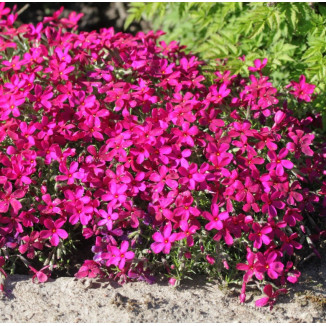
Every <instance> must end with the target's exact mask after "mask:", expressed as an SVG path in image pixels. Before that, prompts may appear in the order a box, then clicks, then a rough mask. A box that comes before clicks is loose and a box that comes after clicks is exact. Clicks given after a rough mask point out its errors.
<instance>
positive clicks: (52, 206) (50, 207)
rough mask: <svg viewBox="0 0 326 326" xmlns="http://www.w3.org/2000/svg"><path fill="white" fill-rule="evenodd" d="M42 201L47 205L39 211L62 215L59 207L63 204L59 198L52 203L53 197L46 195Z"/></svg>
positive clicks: (40, 207) (41, 206)
mask: <svg viewBox="0 0 326 326" xmlns="http://www.w3.org/2000/svg"><path fill="white" fill-rule="evenodd" d="M42 199H43V201H44V202H45V203H46V206H43V205H40V206H39V209H40V211H41V212H42V213H43V214H59V215H61V214H62V211H61V209H60V207H58V206H59V205H60V204H61V200H60V199H59V198H55V199H54V200H53V201H52V199H51V195H49V194H45V195H43V196H42Z"/></svg>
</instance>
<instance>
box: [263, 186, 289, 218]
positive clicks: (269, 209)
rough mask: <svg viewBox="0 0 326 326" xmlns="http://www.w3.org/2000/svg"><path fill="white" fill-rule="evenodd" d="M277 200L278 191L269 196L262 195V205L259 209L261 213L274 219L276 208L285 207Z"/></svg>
mask: <svg viewBox="0 0 326 326" xmlns="http://www.w3.org/2000/svg"><path fill="white" fill-rule="evenodd" d="M279 198H280V192H279V191H275V192H273V193H272V194H271V195H269V194H262V195H261V200H262V201H263V202H264V205H263V207H262V208H261V211H262V212H263V213H264V214H266V213H268V215H269V217H275V216H276V215H277V210H276V208H278V209H283V208H284V207H285V204H284V203H283V202H282V201H280V200H277V199H279Z"/></svg>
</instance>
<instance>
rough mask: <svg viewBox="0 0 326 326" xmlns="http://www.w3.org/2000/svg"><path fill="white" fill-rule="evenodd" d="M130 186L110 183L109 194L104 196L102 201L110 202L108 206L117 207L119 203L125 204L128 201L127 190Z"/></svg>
mask: <svg viewBox="0 0 326 326" xmlns="http://www.w3.org/2000/svg"><path fill="white" fill-rule="evenodd" d="M127 189H128V186H127V185H126V184H122V185H119V184H117V183H115V182H114V181H112V182H110V185H109V192H108V193H106V194H104V195H102V197H101V199H102V200H104V201H108V202H109V204H108V206H111V207H113V206H115V205H116V204H117V203H120V204H121V203H124V202H125V201H126V199H127V196H126V190H127Z"/></svg>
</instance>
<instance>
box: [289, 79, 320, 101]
mask: <svg viewBox="0 0 326 326" xmlns="http://www.w3.org/2000/svg"><path fill="white" fill-rule="evenodd" d="M289 87H292V88H293V90H291V91H290V94H292V95H294V96H295V97H297V98H298V99H299V100H301V101H305V102H310V101H311V97H310V95H311V94H312V93H313V92H314V90H315V87H316V86H315V85H313V84H308V83H306V77H305V76H304V75H301V76H300V78H299V83H297V82H295V81H291V82H290V84H289V85H287V86H286V88H289Z"/></svg>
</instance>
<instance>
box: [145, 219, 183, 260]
mask: <svg viewBox="0 0 326 326" xmlns="http://www.w3.org/2000/svg"><path fill="white" fill-rule="evenodd" d="M171 233H172V225H171V223H168V224H167V225H165V226H164V228H163V232H162V233H161V232H155V233H154V234H153V240H154V241H155V242H154V243H152V244H151V249H152V250H153V252H154V253H155V254H158V253H160V252H161V251H162V252H163V253H164V254H168V253H170V250H171V246H172V243H173V242H174V241H176V239H177V233H172V234H171Z"/></svg>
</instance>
